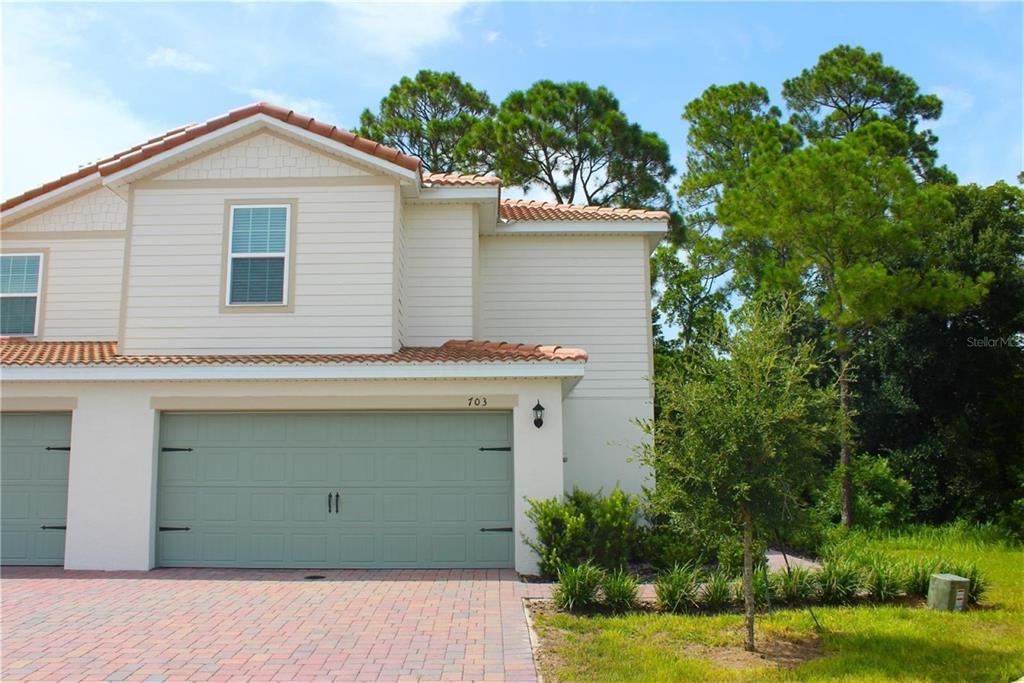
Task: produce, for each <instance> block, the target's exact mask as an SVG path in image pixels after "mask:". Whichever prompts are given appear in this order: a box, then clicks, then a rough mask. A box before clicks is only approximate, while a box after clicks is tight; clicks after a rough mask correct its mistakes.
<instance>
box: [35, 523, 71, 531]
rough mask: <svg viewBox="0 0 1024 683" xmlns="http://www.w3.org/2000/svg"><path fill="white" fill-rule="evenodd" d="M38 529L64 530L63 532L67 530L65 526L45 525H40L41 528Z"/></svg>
mask: <svg viewBox="0 0 1024 683" xmlns="http://www.w3.org/2000/svg"><path fill="white" fill-rule="evenodd" d="M39 528H40V529H65V530H66V529H67V527H66V526H47V525H45V524H44V525H42V526H41V527H39Z"/></svg>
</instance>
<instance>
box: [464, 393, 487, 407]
mask: <svg viewBox="0 0 1024 683" xmlns="http://www.w3.org/2000/svg"><path fill="white" fill-rule="evenodd" d="M467 401H468V403H466V405H468V406H471V407H474V408H483V407H484V406H486V405H487V397H486V396H470V397H469V398H468V399H467Z"/></svg>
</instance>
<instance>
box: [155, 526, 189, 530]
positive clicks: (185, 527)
mask: <svg viewBox="0 0 1024 683" xmlns="http://www.w3.org/2000/svg"><path fill="white" fill-rule="evenodd" d="M158 529H159V531H191V530H192V527H190V526H162V527H159V528H158Z"/></svg>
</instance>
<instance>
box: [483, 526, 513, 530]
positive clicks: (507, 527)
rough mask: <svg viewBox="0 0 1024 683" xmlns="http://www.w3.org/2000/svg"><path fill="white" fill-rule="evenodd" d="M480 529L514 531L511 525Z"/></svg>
mask: <svg viewBox="0 0 1024 683" xmlns="http://www.w3.org/2000/svg"><path fill="white" fill-rule="evenodd" d="M480 531H512V527H510V526H492V527H490V528H483V529H480Z"/></svg>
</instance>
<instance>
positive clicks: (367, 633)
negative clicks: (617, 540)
mask: <svg viewBox="0 0 1024 683" xmlns="http://www.w3.org/2000/svg"><path fill="white" fill-rule="evenodd" d="M311 574H317V575H321V576H323V577H324V579H322V580H317V581H311V580H306V579H305V578H304V577H306V576H308V575H311ZM0 590H2V594H0V609H2V612H0V615H2V616H0V619H2V621H0V626H2V655H3V661H2V670H0V679H2V680H3V681H17V680H33V681H58V680H89V681H105V680H112V681H119V680H132V681H179V680H180V681H185V680H187V681H236V680H237V681H324V680H337V681H395V680H410V681H414V680H423V681H446V680H455V681H462V680H495V681H534V680H537V671H536V668H535V666H534V661H533V655H532V652H531V648H530V636H529V630H528V627H527V622H526V617H525V614H524V610H523V598H526V597H543V596H546V595H547V594H548V592H549V590H550V588H549V587H548V586H545V585H531V584H524V583H521V582H520V581H519V580H518V577H517V576H516V574H515V572H513V571H511V570H487V569H479V570H437V571H431V570H315V571H314V570H287V571H270V570H244V569H240V570H203V569H157V570H153V571H151V572H80V571H64V570H62V569H56V568H54V569H47V568H40V567H32V568H28V567H25V568H21V567H17V568H16V567H5V568H4V569H3V573H2V579H0Z"/></svg>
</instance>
